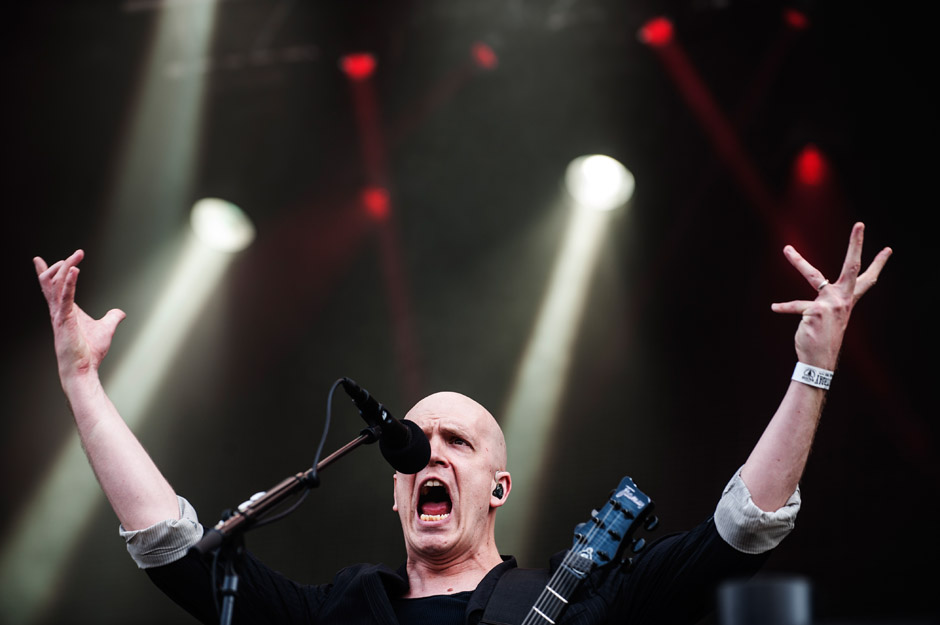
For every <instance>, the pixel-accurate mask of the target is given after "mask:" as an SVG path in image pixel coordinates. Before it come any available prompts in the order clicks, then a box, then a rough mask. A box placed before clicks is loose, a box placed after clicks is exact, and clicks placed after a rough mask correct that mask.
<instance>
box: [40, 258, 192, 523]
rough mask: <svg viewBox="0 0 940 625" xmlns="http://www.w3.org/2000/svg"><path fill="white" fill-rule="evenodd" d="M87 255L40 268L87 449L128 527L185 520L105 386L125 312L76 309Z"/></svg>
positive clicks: (66, 385) (65, 386) (65, 381)
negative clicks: (96, 314) (102, 369)
mask: <svg viewBox="0 0 940 625" xmlns="http://www.w3.org/2000/svg"><path fill="white" fill-rule="evenodd" d="M84 256H85V255H84V252H82V250H78V251H76V252H75V253H74V254H72V255H71V256H69V257H68V258H67V259H65V260H60V261H58V262H56V263H53V264H52V265H51V266H47V265H46V262H45V261H44V260H43V259H42V258H39V257H38V256H37V257H36V258H34V259H33V263H34V264H35V266H36V273H37V274H38V275H39V284H40V286H42V292H43V295H44V296H45V297H46V302H47V303H48V304H49V316H50V317H51V319H52V331H53V336H54V338H55V351H56V359H57V361H58V365H59V379H60V380H61V382H62V390H64V391H65V395H66V397H67V398H68V401H69V405H70V406H71V408H72V413H73V414H74V416H75V423H76V425H77V427H78V435H79V438H80V439H81V442H82V447H83V448H84V449H85V454H86V455H87V456H88V460H89V462H90V463H91V466H92V469H93V470H94V472H95V476H96V477H97V478H98V482H99V483H100V484H101V488H102V489H103V490H104V493H105V495H106V496H107V498H108V501H109V502H110V503H111V507H112V508H113V509H114V512H115V513H116V514H117V516H118V519H119V520H120V522H121V525H123V526H124V528H125V529H126V530H138V529H143V528H146V527H149V526H151V525H153V524H155V523H158V522H160V521H164V520H166V519H177V518H179V515H180V512H179V503H178V500H177V497H176V494H175V493H174V491H173V488H172V487H171V486H170V484H169V483H168V482H167V481H166V479H165V478H164V477H163V475H162V474H161V473H160V471H159V469H158V468H157V466H156V465H155V464H154V462H153V460H151V458H150V456H149V455H148V454H147V452H146V451H145V450H144V448H143V447H142V446H141V444H140V442H139V441H138V440H137V438H136V437H135V436H134V434H133V433H132V432H131V430H130V428H128V427H127V424H126V423H125V422H124V420H123V419H122V418H121V415H119V414H118V412H117V409H116V408H115V407H114V404H112V403H111V400H110V399H109V398H108V396H107V395H106V394H105V392H104V388H103V387H102V386H101V381H100V379H99V377H98V367H99V365H100V364H101V361H102V360H103V359H104V357H105V355H107V353H108V349H109V348H110V347H111V339H112V337H113V336H114V331H115V329H116V328H117V325H118V324H119V323H120V322H121V321H122V320H123V319H124V313H123V312H122V311H120V310H116V309H115V310H111V311H109V312H108V313H107V314H106V315H105V316H104V317H102V318H101V319H98V320H95V319H92V318H91V317H89V316H88V315H87V314H86V313H85V312H84V311H83V310H82V309H81V308H79V307H78V305H77V304H75V285H76V282H77V281H78V273H79V269H78V264H79V263H80V262H81V260H82V258H84Z"/></svg>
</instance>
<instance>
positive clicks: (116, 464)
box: [62, 373, 179, 530]
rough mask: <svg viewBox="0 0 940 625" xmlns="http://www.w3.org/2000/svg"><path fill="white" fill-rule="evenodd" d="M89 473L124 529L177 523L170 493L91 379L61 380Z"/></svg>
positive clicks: (95, 378) (94, 376)
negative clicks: (165, 522)
mask: <svg viewBox="0 0 940 625" xmlns="http://www.w3.org/2000/svg"><path fill="white" fill-rule="evenodd" d="M62 388H63V390H64V391H65V394H66V397H67V398H68V401H69V405H70V406H71V408H72V414H73V415H74V416H75V423H76V426H77V428H78V434H79V438H80V439H81V442H82V447H83V448H84V450H85V454H86V456H87V457H88V461H89V463H90V464H91V467H92V470H94V472H95V476H96V477H97V478H98V483H99V484H100V485H101V488H102V490H103V491H104V493H105V496H106V497H107V498H108V501H109V502H110V503H111V507H112V508H113V509H114V512H115V514H117V517H118V519H119V520H120V522H121V525H123V526H124V527H125V528H126V529H129V530H134V529H142V528H145V527H149V526H150V525H153V524H154V523H157V522H159V521H163V520H165V519H176V518H178V517H179V504H178V503H177V499H176V493H175V492H174V491H173V488H172V487H171V486H170V484H169V483H168V482H167V481H166V479H165V478H164V477H163V474H162V473H160V470H159V469H158V468H157V466H156V464H154V462H153V460H152V459H151V458H150V456H149V454H147V452H146V450H145V449H144V448H143V446H142V445H141V444H140V442H139V441H138V440H137V437H136V436H134V433H133V432H131V430H130V428H129V427H128V426H127V424H126V423H125V422H124V419H122V418H121V415H120V414H118V411H117V409H116V408H115V406H114V404H113V403H112V402H111V400H110V399H109V398H108V396H107V394H106V393H105V392H104V389H103V388H102V386H101V382H100V381H99V379H98V376H97V374H96V373H86V374H82V375H75V376H63V378H62Z"/></svg>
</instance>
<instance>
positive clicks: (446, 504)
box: [418, 478, 451, 521]
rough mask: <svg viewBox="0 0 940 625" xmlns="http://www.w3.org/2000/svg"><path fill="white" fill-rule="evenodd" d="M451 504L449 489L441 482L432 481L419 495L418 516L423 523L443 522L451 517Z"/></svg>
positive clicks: (426, 483) (422, 487)
mask: <svg viewBox="0 0 940 625" xmlns="http://www.w3.org/2000/svg"><path fill="white" fill-rule="evenodd" d="M450 511H451V502H450V494H449V493H448V492H447V487H446V486H444V484H443V483H442V482H441V481H440V480H436V479H433V478H432V479H430V480H428V481H427V482H425V483H424V484H423V485H422V486H421V492H420V493H419V494H418V516H419V518H420V519H421V520H422V521H443V520H444V519H446V518H447V517H449V516H450Z"/></svg>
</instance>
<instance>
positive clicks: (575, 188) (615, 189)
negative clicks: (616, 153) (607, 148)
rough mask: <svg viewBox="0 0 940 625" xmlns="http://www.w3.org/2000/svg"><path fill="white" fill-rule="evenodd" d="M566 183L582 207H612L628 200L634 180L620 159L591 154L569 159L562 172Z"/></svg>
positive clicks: (606, 208) (598, 208) (605, 208)
mask: <svg viewBox="0 0 940 625" xmlns="http://www.w3.org/2000/svg"><path fill="white" fill-rule="evenodd" d="M565 186H566V188H567V189H568V193H569V194H570V195H571V197H572V198H573V199H574V200H575V202H577V203H578V204H580V205H581V206H585V207H587V208H594V209H597V210H611V209H614V208H616V207H618V206H622V205H623V204H625V203H626V202H627V201H629V199H630V198H631V197H632V196H633V190H634V188H635V187H636V181H635V180H634V178H633V174H631V173H630V172H629V170H627V168H626V167H624V166H623V165H622V164H621V163H620V161H618V160H616V159H613V158H611V157H609V156H604V155H602V154H592V155H589V156H579V157H578V158H576V159H574V160H573V161H571V164H570V165H568V169H567V171H566V172H565Z"/></svg>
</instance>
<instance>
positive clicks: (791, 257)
mask: <svg viewBox="0 0 940 625" xmlns="http://www.w3.org/2000/svg"><path fill="white" fill-rule="evenodd" d="M783 254H784V256H786V257H787V260H788V261H790V264H791V265H793V266H794V267H796V270H797V271H799V272H800V274H802V276H803V277H804V278H805V279H806V281H807V282H809V284H810V286H812V287H813V289H815V290H817V291H818V290H819V288H820V287H821V286H822V285H823V284H826V283H827V282H828V281H827V280H826V276H824V275H823V274H822V272H821V271H819V270H818V269H816V268H815V267H814V266H813V265H811V264H810V263H809V261H808V260H806V259H805V258H803V255H802V254H800V253H799V252H797V251H796V248H794V247H793V246H792V245H787V246H786V247H784V248H783Z"/></svg>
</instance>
